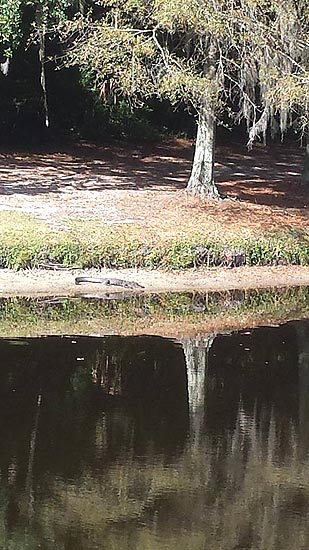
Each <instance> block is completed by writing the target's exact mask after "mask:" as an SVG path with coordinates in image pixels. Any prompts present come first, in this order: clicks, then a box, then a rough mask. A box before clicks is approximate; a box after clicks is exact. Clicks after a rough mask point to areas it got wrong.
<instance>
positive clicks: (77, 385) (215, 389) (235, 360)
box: [0, 322, 309, 550]
mask: <svg viewBox="0 0 309 550" xmlns="http://www.w3.org/2000/svg"><path fill="white" fill-rule="evenodd" d="M308 340H309V323H308V322H299V323H296V322H295V323H289V324H287V325H284V326H282V327H280V328H260V329H254V330H252V331H243V332H240V333H237V334H227V335H221V336H215V335H210V336H205V337H203V338H200V339H194V340H193V339H190V338H183V339H182V342H181V343H177V342H174V341H171V340H169V339H164V338H158V337H156V338H152V337H144V338H137V337H135V338H134V337H131V338H124V337H122V338H121V337H109V338H103V339H99V338H75V339H73V338H44V339H33V340H24V341H20V340H13V341H7V340H2V341H1V342H0V347H1V352H2V360H3V367H2V369H1V371H0V377H1V381H0V382H1V383H0V396H1V401H0V407H1V424H0V437H1V441H2V448H1V454H0V468H1V472H0V473H1V483H0V516H1V518H0V520H1V524H2V528H1V532H0V536H1V542H0V545H1V547H3V548H9V549H15V548H16V549H17V548H18V549H20V548H39V547H41V548H48V549H50V548H57V549H62V548H63V549H71V548H72V549H73V548H74V549H76V550H79V549H86V550H87V549H94V548H108V549H114V548H115V549H116V548H117V549H119V548H126V549H127V548H129V549H131V548H132V549H150V550H152V549H153V550H161V549H163V548H164V549H169V548H173V547H174V546H175V545H177V546H178V547H179V549H180V550H181V549H187V548H188V549H193V550H195V549H196V550H200V549H201V548H220V549H226V550H230V549H235V550H236V549H241V548H248V549H264V548H265V549H267V550H268V549H278V550H279V549H280V550H281V549H286V550H288V549H289V550H291V549H292V550H293V549H302V548H303V549H305V548H308V546H309V523H308V519H309V458H308V436H307V434H308V431H307V427H308V423H309V410H308V404H307V403H308V399H307V395H308V391H307V390H308V383H309V382H308V381H309V375H308V372H309V370H308V369H309V348H308Z"/></svg>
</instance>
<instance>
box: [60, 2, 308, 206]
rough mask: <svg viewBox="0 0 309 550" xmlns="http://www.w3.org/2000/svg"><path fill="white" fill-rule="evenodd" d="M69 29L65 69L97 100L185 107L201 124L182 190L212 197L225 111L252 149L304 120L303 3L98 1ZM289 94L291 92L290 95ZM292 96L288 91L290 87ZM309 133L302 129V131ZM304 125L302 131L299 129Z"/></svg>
mask: <svg viewBox="0 0 309 550" xmlns="http://www.w3.org/2000/svg"><path fill="white" fill-rule="evenodd" d="M100 4H101V6H102V12H101V16H100V17H97V18H96V20H92V19H91V18H89V17H88V18H80V19H78V20H77V21H75V22H73V23H70V25H69V26H68V27H67V29H66V30H67V33H68V34H69V36H70V37H71V40H72V38H73V41H72V42H71V48H70V51H69V55H68V62H69V63H70V64H77V65H79V66H80V67H81V68H82V70H83V71H84V72H85V73H86V74H87V75H88V77H89V80H91V82H92V85H93V87H94V88H95V89H97V90H98V91H99V93H100V94H101V95H102V96H104V97H105V96H106V95H107V94H111V93H112V94H113V95H114V96H122V97H123V96H125V97H127V98H129V99H130V101H131V102H132V104H133V105H140V104H141V102H143V101H144V100H145V99H147V98H149V97H153V96H158V97H160V98H168V99H169V100H170V101H171V102H172V103H174V104H177V103H178V102H179V101H184V102H186V103H187V104H190V105H191V106H193V108H194V112H195V113H196V115H197V118H198V130H197V139H196V149H195V156H194V161H193V167H192V173H191V177H190V179H189V182H188V189H189V190H190V191H193V192H194V193H202V194H205V195H207V196H208V197H218V196H219V192H218V189H217V187H216V185H215V183H214V173H213V170H214V168H213V167H214V144H215V127H216V122H217V120H218V118H219V117H220V115H221V113H222V112H224V111H226V109H227V108H229V109H230V110H231V112H232V114H233V115H234V116H235V120H237V122H239V121H240V120H241V119H245V121H246V124H247V128H248V132H249V144H250V145H251V144H252V143H253V141H254V140H255V139H256V138H257V137H258V136H260V135H262V136H264V139H265V138H266V132H267V129H268V128H270V130H271V133H272V134H274V133H276V132H278V131H280V132H281V133H284V132H285V131H286V129H287V127H288V124H289V123H290V122H291V121H292V120H293V121H295V117H296V115H297V116H299V115H302V117H303V122H304V120H305V119H306V113H307V112H308V103H307V102H306V101H305V100H306V98H307V93H308V86H307V84H308V35H307V27H308V19H307V17H306V15H307V10H308V0H301V1H300V2H295V1H294V0H280V1H279V0H259V1H257V0H229V1H228V2H226V0H199V1H197V0H185V1H184V0H174V1H173V2H172V3H169V2H166V0H103V1H101V2H100ZM287 84H288V86H287ZM295 86H296V87H297V92H296V90H294V91H293V89H294V88H293V87H295ZM306 124H307V122H306ZM306 124H303V128H305V126H306Z"/></svg>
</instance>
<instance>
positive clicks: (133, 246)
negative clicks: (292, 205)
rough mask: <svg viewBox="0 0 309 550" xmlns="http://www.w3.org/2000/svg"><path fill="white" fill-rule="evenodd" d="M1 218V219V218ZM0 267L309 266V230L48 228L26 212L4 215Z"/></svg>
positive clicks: (0, 241)
mask: <svg viewBox="0 0 309 550" xmlns="http://www.w3.org/2000/svg"><path fill="white" fill-rule="evenodd" d="M3 216H4V217H3ZM0 222H1V227H2V231H1V239H0V267H1V268H10V269H14V270H18V269H25V268H35V267H46V266H49V265H50V264H59V265H62V266H64V267H77V268H91V267H94V268H102V267H107V268H114V269H120V268H150V269H158V268H163V269H171V270H173V269H174V270H175V269H187V268H192V267H199V266H206V267H218V266H221V267H239V266H243V265H246V266H255V265H264V266H265V265H266V266H267V265H309V232H308V230H302V229H299V230H297V231H296V230H295V229H294V230H291V229H290V230H288V229H285V230H284V231H282V232H280V233H279V232H276V233H268V234H264V235H260V236H257V235H256V234H250V235H249V236H243V235H242V236H240V237H236V236H235V234H233V236H231V237H230V239H229V240H227V239H226V238H223V237H221V236H220V235H219V234H213V233H209V234H207V235H205V234H203V233H195V234H194V233H189V232H188V233H186V232H185V230H184V231H183V232H182V233H179V234H178V235H177V236H175V237H173V238H172V237H168V238H166V239H163V237H162V236H157V235H154V234H151V233H146V232H143V231H142V229H137V228H134V227H132V226H124V225H122V226H120V227H119V226H116V227H113V228H111V227H109V226H106V225H104V224H101V225H99V226H98V225H95V224H94V225H92V224H91V223H88V222H87V223H85V222H83V223H80V224H75V225H71V226H68V228H67V230H66V231H63V230H60V229H57V228H55V229H51V228H50V227H48V226H47V225H45V224H44V222H42V223H41V222H38V220H33V219H32V218H31V217H30V216H24V215H23V216H19V217H17V216H14V219H12V217H11V216H10V217H9V218H8V219H7V218H6V217H5V214H4V213H2V216H1V219H0Z"/></svg>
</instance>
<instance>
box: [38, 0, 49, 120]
mask: <svg viewBox="0 0 309 550" xmlns="http://www.w3.org/2000/svg"><path fill="white" fill-rule="evenodd" d="M45 9H47V8H45ZM45 15H46V13H44V7H43V6H42V5H41V4H38V6H37V9H36V24H37V31H38V37H39V46H38V47H39V51H38V53H39V63H40V83H41V88H42V93H43V107H44V118H45V126H46V128H49V112H48V100H47V86H46V73H45V49H46V45H45V42H46V24H45Z"/></svg>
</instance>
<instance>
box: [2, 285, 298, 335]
mask: <svg viewBox="0 0 309 550" xmlns="http://www.w3.org/2000/svg"><path fill="white" fill-rule="evenodd" d="M308 317H309V288H308V287H299V288H293V287H290V288H286V289H280V290H261V291H258V290H250V291H248V290H247V291H243V290H234V291H226V292H212V293H165V294H152V295H144V296H138V297H137V296H132V297H131V298H127V299H125V300H118V299H113V300H95V299H85V298H74V299H69V298H63V299H59V300H58V301H56V302H53V300H50V299H46V300H44V299H42V298H40V299H32V300H29V299H27V298H8V299H4V298H2V299H1V300H0V335H1V336H2V337H16V336H33V335H41V334H101V335H104V334H161V335H165V336H175V337H177V336H179V337H180V336H181V335H184V334H195V335H198V334H203V333H209V332H212V333H218V332H220V331H224V330H230V329H234V328H235V329H237V328H244V327H253V326H257V325H259V324H263V325H267V324H269V323H274V322H276V323H277V322H283V321H287V320H291V319H301V318H308Z"/></svg>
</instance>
